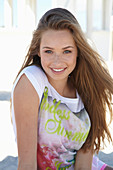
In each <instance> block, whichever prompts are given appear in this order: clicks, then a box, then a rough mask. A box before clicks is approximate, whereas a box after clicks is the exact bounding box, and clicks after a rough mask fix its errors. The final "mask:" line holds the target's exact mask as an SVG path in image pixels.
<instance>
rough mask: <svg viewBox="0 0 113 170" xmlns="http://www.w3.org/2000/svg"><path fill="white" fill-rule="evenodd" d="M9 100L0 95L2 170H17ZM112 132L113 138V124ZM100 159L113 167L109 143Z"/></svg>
mask: <svg viewBox="0 0 113 170" xmlns="http://www.w3.org/2000/svg"><path fill="white" fill-rule="evenodd" d="M112 68H113V63H109V69H110V72H111V74H112V75H113V71H112V70H113V69H112ZM9 98H10V93H4V92H1V93H0V170H16V169H17V168H16V167H17V147H16V143H15V139H14V133H13V127H12V124H11V119H10V102H9ZM110 131H111V134H112V136H113V122H112V124H111V127H110ZM99 158H100V159H101V160H102V161H104V162H105V163H107V164H108V165H111V166H113V145H112V144H109V143H107V147H106V148H105V149H104V150H102V151H100V152H99ZM6 166H7V168H6Z"/></svg>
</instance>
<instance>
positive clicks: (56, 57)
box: [54, 54, 62, 63]
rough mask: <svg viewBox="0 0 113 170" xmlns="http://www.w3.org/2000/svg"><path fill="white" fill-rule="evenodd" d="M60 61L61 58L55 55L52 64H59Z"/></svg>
mask: <svg viewBox="0 0 113 170" xmlns="http://www.w3.org/2000/svg"><path fill="white" fill-rule="evenodd" d="M61 61H62V57H61V55H60V54H55V56H54V62H55V63H60V62H61Z"/></svg>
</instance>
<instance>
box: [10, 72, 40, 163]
mask: <svg viewBox="0 0 113 170" xmlns="http://www.w3.org/2000/svg"><path fill="white" fill-rule="evenodd" d="M13 97H14V113H15V121H16V129H17V143H18V157H19V160H21V161H20V162H19V166H21V165H23V164H24V165H25V164H26V165H27V164H30V166H34V165H35V166H36V151H37V126H38V109H39V97H38V94H37V92H36V91H35V89H34V87H33V86H32V84H31V82H30V81H29V80H28V78H27V77H26V75H22V76H21V78H20V79H19V81H18V83H17V85H16V87H15V89H14V96H13Z"/></svg>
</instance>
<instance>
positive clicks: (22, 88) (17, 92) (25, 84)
mask: <svg viewBox="0 0 113 170" xmlns="http://www.w3.org/2000/svg"><path fill="white" fill-rule="evenodd" d="M33 95H34V96H33ZM14 97H25V98H27V97H30V98H32V97H37V98H38V94H37V92H36V91H35V89H34V87H33V85H32V84H31V82H30V81H29V80H28V78H27V77H26V75H25V74H23V75H22V76H21V78H20V79H19V81H18V83H17V85H16V87H15V89H14Z"/></svg>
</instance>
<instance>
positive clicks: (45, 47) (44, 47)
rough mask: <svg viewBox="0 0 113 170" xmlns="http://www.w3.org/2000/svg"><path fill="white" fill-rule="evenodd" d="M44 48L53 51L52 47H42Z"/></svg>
mask: <svg viewBox="0 0 113 170" xmlns="http://www.w3.org/2000/svg"><path fill="white" fill-rule="evenodd" d="M44 48H48V49H53V48H52V47H47V46H46V47H43V49H44Z"/></svg>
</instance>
